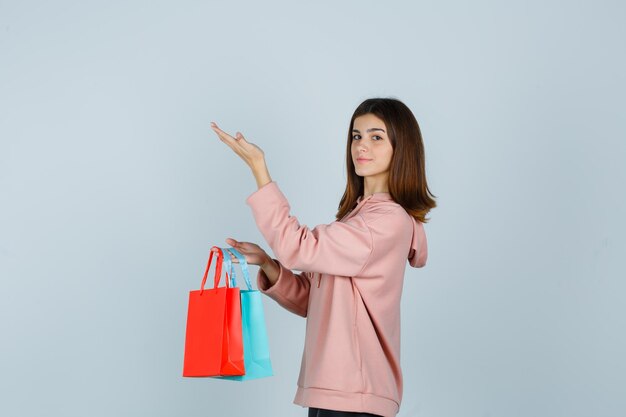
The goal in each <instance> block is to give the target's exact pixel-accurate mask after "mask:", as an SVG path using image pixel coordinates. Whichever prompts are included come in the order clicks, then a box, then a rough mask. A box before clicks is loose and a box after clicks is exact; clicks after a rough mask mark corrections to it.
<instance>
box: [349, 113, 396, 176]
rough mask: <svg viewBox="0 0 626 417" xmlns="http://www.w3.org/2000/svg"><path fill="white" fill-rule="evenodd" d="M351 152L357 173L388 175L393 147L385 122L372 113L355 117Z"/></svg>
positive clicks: (362, 174) (363, 174)
mask: <svg viewBox="0 0 626 417" xmlns="http://www.w3.org/2000/svg"><path fill="white" fill-rule="evenodd" d="M351 153H352V162H353V163H354V167H355V170H356V174H357V175H359V176H362V177H370V176H376V175H381V176H382V175H386V173H387V172H388V171H389V165H390V164H391V156H392V155H393V147H392V146H391V142H390V141H389V136H388V135H387V126H385V123H384V122H383V121H382V120H381V119H379V118H378V117H376V116H375V115H373V114H371V113H368V114H364V115H362V116H359V117H357V118H356V119H354V125H353V126H352V144H351ZM361 159H362V160H361Z"/></svg>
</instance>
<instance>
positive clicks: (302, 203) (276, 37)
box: [0, 0, 626, 417]
mask: <svg viewBox="0 0 626 417" xmlns="http://www.w3.org/2000/svg"><path fill="white" fill-rule="evenodd" d="M625 11H626V7H625V6H624V3H623V2H618V1H596V2H591V1H573V2H572V1H569V2H568V1H530V2H508V1H504V2H495V1H477V2H463V1H443V2H425V1H403V2H399V1H390V2H373V1H359V2H357V1H338V2H330V1H316V2H298V1H274V0H270V1H267V2H253V1H247V2H233V1H229V2H226V1H219V2H217V1H178V2H165V1H151V2H148V1H124V2H122V1H107V2H95V1H90V2H83V1H56V2H45V1H19V2H18V1H5V0H0V337H1V341H2V343H1V355H0V393H2V394H1V400H0V415H3V416H28V417H30V416H40V415H47V416H85V415H88V416H92V417H99V416H151V417H156V416H183V415H184V416H234V417H240V416H241V417H243V416H252V415H254V416H257V415H258V416H281V417H283V416H284V417H303V416H305V415H306V410H305V409H303V408H301V407H299V406H297V405H294V404H292V400H293V395H294V393H295V390H296V381H297V377H298V371H299V367H300V358H301V353H302V347H303V343H304V326H305V320H304V319H303V318H300V317H297V316H294V315H292V314H290V313H288V312H287V311H285V310H283V309H281V308H280V307H279V306H278V305H277V304H276V303H274V302H273V301H272V300H271V299H269V298H267V297H264V306H265V314H266V320H267V326H268V335H269V340H270V350H271V354H272V360H273V365H274V370H275V376H273V377H271V378H265V379H262V380H256V381H249V382H244V383H236V382H232V381H223V380H214V379H186V378H183V377H182V376H181V375H182V361H183V349H184V334H185V321H186V308H187V297H188V291H189V290H192V289H196V288H197V287H198V286H199V284H200V279H201V278H202V274H203V272H204V267H205V265H206V261H207V258H208V253H209V251H208V250H209V248H210V247H211V246H212V245H218V246H222V247H223V246H227V245H226V242H225V239H226V238H227V237H233V238H235V239H238V240H243V241H251V242H255V243H258V244H259V245H261V246H262V247H263V248H264V249H265V250H267V251H268V252H269V253H271V249H270V248H269V247H268V246H267V244H266V243H265V241H264V240H263V238H262V236H261V234H260V233H259V232H258V230H257V229H256V226H255V224H254V220H253V217H252V213H251V211H250V209H249V207H247V206H246V204H245V199H246V198H247V196H248V195H250V194H251V193H252V192H254V191H255V190H256V183H255V181H254V178H253V176H252V175H251V173H250V171H249V170H248V168H247V167H246V166H245V164H244V163H243V162H242V161H241V160H240V159H239V158H238V157H237V156H236V155H235V154H234V153H233V152H232V151H231V150H230V149H228V148H227V147H226V145H225V144H224V143H222V142H220V141H219V140H218V139H217V137H216V136H215V134H214V133H213V132H212V131H211V129H210V126H209V123H210V122H211V121H216V122H217V123H218V124H219V125H220V127H222V128H223V129H225V130H226V131H227V132H230V133H232V134H234V133H235V132H236V131H238V130H239V131H241V132H242V133H243V134H244V135H245V136H246V137H247V139H248V140H249V141H251V142H253V143H256V144H258V145H259V146H260V147H261V148H262V149H263V150H264V152H265V154H266V159H267V162H268V167H269V171H270V174H271V176H272V179H273V180H275V181H276V182H277V183H278V184H279V186H280V187H281V189H282V190H283V192H284V193H285V195H286V196H287V198H288V200H289V202H290V203H291V207H292V215H295V216H296V217H297V218H298V219H299V221H300V222H301V223H302V224H306V225H308V226H309V227H311V228H312V227H314V226H315V225H317V224H321V223H329V222H331V221H332V220H333V219H334V214H335V212H336V208H337V205H338V202H339V199H340V197H341V195H342V193H343V189H344V187H345V140H346V135H347V129H348V124H349V120H350V116H351V115H352V112H353V111H354V109H355V108H356V106H357V105H358V104H359V103H360V102H361V101H362V100H364V99H366V98H369V97H395V98H398V99H400V100H402V101H403V102H405V103H406V104H407V105H408V106H409V107H410V108H411V109H412V111H413V112H414V114H415V116H416V117H417V119H418V121H419V123H420V127H421V129H422V134H423V137H424V143H425V147H426V166H427V175H428V180H429V186H430V188H431V190H432V191H433V193H434V194H435V195H436V196H437V203H438V205H439V206H438V207H437V208H436V209H434V210H433V211H432V212H431V213H430V216H429V217H430V218H431V221H430V222H429V223H428V224H427V225H426V232H427V236H428V242H429V260H428V264H427V266H426V267H425V268H422V269H413V268H410V267H407V273H406V277H405V287H404V295H403V301H402V331H403V333H402V366H403V371H404V383H405V385H404V399H403V403H402V407H401V410H400V413H399V414H398V417H414V416H417V417H421V416H424V417H426V416H428V417H457V416H465V417H501V416H506V417H518V416H519V417H522V416H534V417H557V416H567V417H588V416H594V417H614V416H615V417H617V416H623V415H624V413H625V412H626V360H625V359H624V352H625V351H626V333H625V332H624V328H626V306H625V303H624V293H625V291H626V284H625V283H624V276H626V274H625V273H624V272H625V268H624V266H623V258H624V254H626V245H625V239H624V236H625V232H626V222H625V220H624V213H626V194H625V193H624V191H623V190H624V184H625V183H626V168H624V162H626V143H625V141H624V139H625V133H626V128H625V127H624V109H625V106H624V97H625V96H626V94H625V93H626V91H625V87H626V82H625V76H624V74H626V68H625V67H626V61H625V56H624V47H623V39H625V38H626V26H624V24H623V17H624V15H625ZM257 270H258V268H257V267H251V271H252V273H253V274H254V275H256V271H257Z"/></svg>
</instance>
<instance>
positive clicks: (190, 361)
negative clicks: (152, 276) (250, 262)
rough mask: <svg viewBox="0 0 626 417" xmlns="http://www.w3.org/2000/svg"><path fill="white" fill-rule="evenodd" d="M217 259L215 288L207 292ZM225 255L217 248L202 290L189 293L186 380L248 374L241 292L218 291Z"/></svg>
mask: <svg viewBox="0 0 626 417" xmlns="http://www.w3.org/2000/svg"><path fill="white" fill-rule="evenodd" d="M214 253H215V254H216V256H217V262H216V267H215V277H214V279H213V288H208V289H205V288H204V285H205V283H206V280H207V276H208V274H209V268H210V266H211V261H212V259H213V254H214ZM222 263H223V254H222V251H221V250H220V248H218V247H217V246H213V247H212V248H211V253H210V255H209V262H208V264H207V267H206V271H205V272H204V277H203V278H202V284H201V286H200V289H199V290H194V291H190V292H189V306H188V310H187V329H186V334H185V355H184V363H183V376H184V377H210V376H217V375H243V374H245V367H244V358H243V340H242V330H241V298H240V293H239V288H236V287H234V286H230V285H229V284H230V282H229V279H228V275H227V276H226V285H225V286H224V287H218V285H219V282H220V278H221V275H222Z"/></svg>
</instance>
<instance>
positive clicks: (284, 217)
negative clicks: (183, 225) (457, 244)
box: [212, 98, 436, 417]
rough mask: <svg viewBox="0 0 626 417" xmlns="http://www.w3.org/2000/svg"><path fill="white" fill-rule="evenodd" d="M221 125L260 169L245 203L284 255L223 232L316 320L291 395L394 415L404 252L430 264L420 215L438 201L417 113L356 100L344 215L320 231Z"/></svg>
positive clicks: (268, 284)
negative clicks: (293, 209) (307, 222)
mask: <svg viewBox="0 0 626 417" xmlns="http://www.w3.org/2000/svg"><path fill="white" fill-rule="evenodd" d="M212 128H213V130H214V131H215V132H216V133H217V135H218V137H219V138H220V139H221V140H222V141H223V142H224V143H226V144H227V145H228V146H229V147H230V148H231V149H232V150H233V151H235V153H236V154H237V155H239V156H240V157H241V158H242V159H243V160H244V162H246V164H248V166H249V167H250V168H251V170H252V173H253V174H254V176H255V178H256V182H257V186H258V189H257V190H256V191H255V192H253V193H252V194H251V195H250V196H249V197H248V198H247V199H246V203H247V204H248V205H249V206H250V207H251V209H252V212H253V215H254V218H255V221H256V224H257V226H258V228H259V230H260V231H261V233H262V234H263V236H264V237H265V239H266V241H267V243H268V245H269V246H270V247H271V248H272V250H273V252H274V254H275V255H276V258H271V257H270V256H269V255H268V254H267V253H266V252H265V251H264V250H263V249H261V248H260V247H259V246H258V245H256V244H254V243H251V242H238V241H237V240H235V239H231V238H229V239H226V242H227V243H228V244H229V245H231V246H233V247H235V248H236V249H238V250H239V251H240V252H241V253H242V254H243V255H244V256H245V258H246V260H247V261H248V263H250V264H254V265H259V266H260V269H259V272H258V275H257V285H258V287H259V290H260V291H262V292H263V293H264V294H266V295H267V296H269V297H271V298H272V299H274V300H275V301H276V302H278V303H279V304H280V305H281V306H282V307H284V308H285V309H287V310H288V311H290V312H292V313H295V314H298V315H300V316H302V317H306V319H307V320H306V336H305V347H304V352H303V354H302V363H301V367H300V376H299V378H298V388H297V391H296V395H295V398H294V401H293V402H294V403H295V404H299V405H302V406H305V407H308V408H309V417H312V416H315V417H330V416H334V417H343V416H363V417H365V416H367V417H371V416H374V417H375V416H384V417H393V416H395V415H396V414H397V413H398V411H399V409H400V403H401V401H402V370H401V367H400V299H401V295H402V285H403V280H404V272H405V269H406V264H407V261H408V263H409V264H410V265H411V266H412V267H422V266H424V265H425V264H426V258H427V254H428V252H427V246H426V234H425V232H424V227H423V223H425V222H427V221H428V219H426V217H425V216H426V214H427V213H428V212H429V211H430V210H431V209H432V208H434V207H436V203H435V201H434V196H433V195H432V194H431V193H430V190H429V189H428V185H427V183H426V174H425V165H424V161H425V158H424V145H423V143H422V136H421V132H420V129H419V125H418V123H417V121H416V120H415V117H414V115H413V113H412V112H411V111H410V110H409V108H408V107H407V106H406V105H405V104H403V103H402V102H401V101H399V100H396V99H391V98H372V99H368V100H365V101H364V102H363V103H361V104H360V105H359V106H358V107H357V109H356V110H355V111H354V114H353V115H352V119H351V120H350V127H349V129H348V141H347V149H346V151H347V152H346V163H347V170H348V183H347V186H346V190H345V192H344V195H343V197H342V199H341V201H340V202H339V208H338V212H337V214H336V219H335V221H333V222H332V223H330V224H321V225H318V226H316V227H315V228H313V229H309V228H308V227H306V226H305V225H300V223H299V222H298V219H297V218H296V217H295V216H293V215H291V213H290V205H289V203H288V201H287V199H286V198H285V196H284V194H283V193H282V192H281V191H280V189H279V188H278V184H277V183H276V182H275V181H273V180H272V179H271V178H270V175H269V172H268V169H267V165H266V164H265V157H264V153H263V151H262V150H261V149H260V148H259V147H258V146H256V145H255V144H253V143H250V142H248V141H247V140H246V139H245V138H244V137H243V135H242V134H241V133H239V132H237V134H236V135H235V137H232V136H230V135H228V134H227V133H225V132H224V131H222V130H221V129H220V128H219V127H218V126H217V125H216V124H215V123H212ZM233 262H237V259H236V258H234V257H233ZM292 269H297V270H299V271H303V272H301V273H295V272H292Z"/></svg>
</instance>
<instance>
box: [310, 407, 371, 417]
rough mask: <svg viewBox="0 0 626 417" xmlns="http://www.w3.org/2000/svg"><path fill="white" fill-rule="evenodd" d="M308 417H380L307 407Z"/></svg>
mask: <svg viewBox="0 0 626 417" xmlns="http://www.w3.org/2000/svg"><path fill="white" fill-rule="evenodd" d="M309 417H381V416H379V415H376V414H370V413H355V412H353V411H334V410H325V409H323V408H311V407H309Z"/></svg>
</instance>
